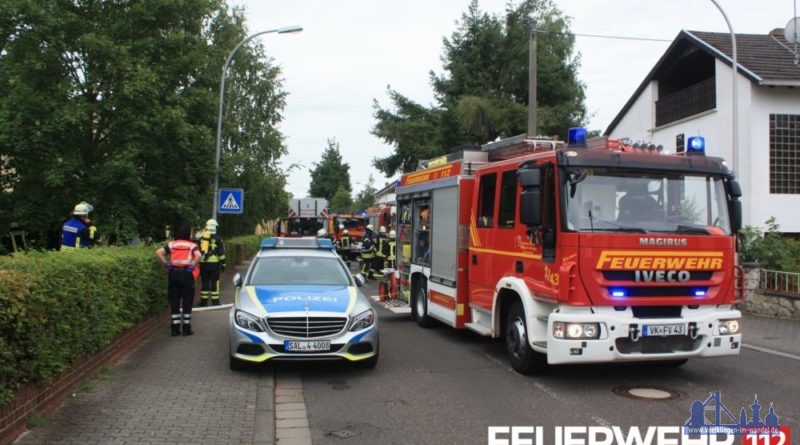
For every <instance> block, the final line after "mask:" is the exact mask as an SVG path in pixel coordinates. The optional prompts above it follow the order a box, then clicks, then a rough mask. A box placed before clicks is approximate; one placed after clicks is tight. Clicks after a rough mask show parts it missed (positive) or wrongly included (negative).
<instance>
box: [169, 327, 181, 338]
mask: <svg viewBox="0 0 800 445" xmlns="http://www.w3.org/2000/svg"><path fill="white" fill-rule="evenodd" d="M170 329H172V336H173V337H177V336H179V335H181V325H179V324H173V325H171V326H170Z"/></svg>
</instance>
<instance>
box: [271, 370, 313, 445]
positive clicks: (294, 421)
mask: <svg viewBox="0 0 800 445" xmlns="http://www.w3.org/2000/svg"><path fill="white" fill-rule="evenodd" d="M275 438H276V439H277V441H278V442H281V443H283V442H286V443H292V444H302V445H311V430H310V429H309V428H308V411H307V410H306V402H305V399H304V398H303V384H302V382H301V381H300V376H299V375H296V374H288V375H287V374H277V375H276V376H275Z"/></svg>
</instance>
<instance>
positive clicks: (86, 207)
mask: <svg viewBox="0 0 800 445" xmlns="http://www.w3.org/2000/svg"><path fill="white" fill-rule="evenodd" d="M92 210H94V207H92V205H91V204H89V203H88V202H86V201H81V203H80V204H77V205H76V206H75V208H74V209H73V210H72V214H73V215H75V216H86V215H88V214H89V213H91V212H92Z"/></svg>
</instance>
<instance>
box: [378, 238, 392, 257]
mask: <svg viewBox="0 0 800 445" xmlns="http://www.w3.org/2000/svg"><path fill="white" fill-rule="evenodd" d="M388 241H389V238H385V237H382V236H379V237H378V247H376V248H375V254H376V255H377V256H379V257H380V258H384V257H386V249H387V248H388V247H389V243H388Z"/></svg>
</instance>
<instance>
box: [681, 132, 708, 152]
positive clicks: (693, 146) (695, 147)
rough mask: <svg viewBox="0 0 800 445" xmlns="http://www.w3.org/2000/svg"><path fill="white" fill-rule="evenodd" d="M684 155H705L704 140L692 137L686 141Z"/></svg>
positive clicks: (700, 137) (699, 137)
mask: <svg viewBox="0 0 800 445" xmlns="http://www.w3.org/2000/svg"><path fill="white" fill-rule="evenodd" d="M686 154H689V155H704V154H706V139H705V138H704V137H702V136H692V137H690V138H689V139H687V140H686Z"/></svg>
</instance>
